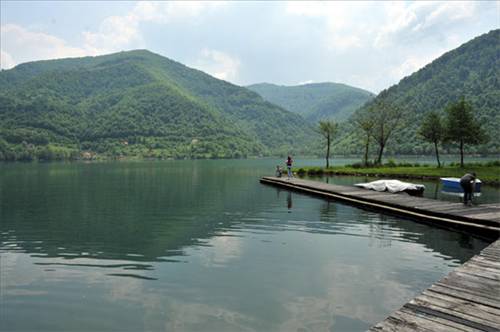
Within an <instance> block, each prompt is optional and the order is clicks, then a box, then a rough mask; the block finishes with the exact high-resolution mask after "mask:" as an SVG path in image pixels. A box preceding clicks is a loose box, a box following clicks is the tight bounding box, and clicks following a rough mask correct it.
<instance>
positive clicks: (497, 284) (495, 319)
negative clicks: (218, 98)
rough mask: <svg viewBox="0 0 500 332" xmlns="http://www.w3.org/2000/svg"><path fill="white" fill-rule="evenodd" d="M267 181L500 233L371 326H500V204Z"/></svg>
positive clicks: (422, 331)
mask: <svg viewBox="0 0 500 332" xmlns="http://www.w3.org/2000/svg"><path fill="white" fill-rule="evenodd" d="M261 182H262V183H267V184H271V185H276V186H280V187H285V188H289V189H293V190H299V191H302V192H307V193H311V194H316V195H321V196H323V197H326V198H333V199H337V200H341V201H344V202H348V203H350V204H356V205H358V206H361V207H367V208H374V209H379V210H385V211H388V212H391V213H398V214H401V215H405V216H408V217H412V218H416V219H419V220H422V219H425V220H426V221H427V222H432V223H433V224H435V225H438V226H444V227H449V226H451V227H459V228H466V229H469V230H472V231H477V232H479V233H481V234H484V233H485V232H486V233H487V234H488V235H489V236H490V237H494V238H495V239H497V240H496V241H495V242H493V243H492V244H490V245H489V246H488V247H486V248H485V249H483V250H482V251H481V252H480V253H479V254H478V255H476V256H474V257H472V258H471V259H470V260H469V261H467V262H466V263H465V264H463V265H462V266H460V267H458V268H456V269H455V270H453V271H452V272H451V273H450V274H448V275H447V276H446V277H444V278H443V279H441V280H439V281H438V282H436V283H435V284H434V285H432V286H431V287H429V288H428V289H426V290H424V291H423V292H422V293H421V294H420V295H418V296H417V297H415V298H414V299H412V300H411V301H409V302H408V303H406V304H405V305H404V306H403V307H401V308H400V309H399V310H397V311H395V312H393V313H392V314H390V315H389V316H388V317H387V318H386V319H385V320H383V321H382V322H380V323H378V324H376V325H374V326H373V327H371V328H370V330H369V331H371V332H375V331H377V332H381V331H383V332H385V331H387V332H388V331H392V332H394V331H403V332H410V331H411V332H413V331H416V332H435V331H436V332H448V331H462V332H463V331H470V332H473V331H474V332H475V331H487V332H492V331H497V332H500V239H498V236H499V234H500V204H485V205H481V206H476V207H466V206H463V204H461V203H449V202H444V201H437V200H432V199H427V198H421V197H412V196H408V195H406V194H404V195H397V194H396V195H395V194H389V193H380V192H374V191H369V190H365V189H360V188H357V187H348V186H337V185H331V184H327V183H322V182H317V181H308V180H300V179H296V178H293V179H287V178H275V177H264V178H262V179H261Z"/></svg>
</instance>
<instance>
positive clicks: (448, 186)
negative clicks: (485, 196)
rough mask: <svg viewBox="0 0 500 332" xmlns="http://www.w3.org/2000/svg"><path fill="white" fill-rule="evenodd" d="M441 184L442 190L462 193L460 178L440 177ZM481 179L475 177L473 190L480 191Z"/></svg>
mask: <svg viewBox="0 0 500 332" xmlns="http://www.w3.org/2000/svg"><path fill="white" fill-rule="evenodd" d="M440 180H441V184H442V185H443V191H446V192H460V193H463V191H464V190H463V189H462V186H461V185H460V178H440ZM481 183H482V182H481V180H479V179H476V183H475V185H474V192H480V191H481Z"/></svg>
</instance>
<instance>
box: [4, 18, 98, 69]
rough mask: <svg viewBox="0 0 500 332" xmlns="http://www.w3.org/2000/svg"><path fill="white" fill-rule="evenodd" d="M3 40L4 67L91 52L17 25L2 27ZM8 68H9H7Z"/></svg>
mask: <svg viewBox="0 0 500 332" xmlns="http://www.w3.org/2000/svg"><path fill="white" fill-rule="evenodd" d="M0 31H1V36H0V38H1V40H2V67H3V63H4V61H6V64H7V65H8V64H11V65H13V64H16V63H22V62H27V61H33V60H46V59H55V58H67V57H79V56H85V55H89V54H90V53H91V52H89V51H88V50H85V49H83V48H78V47H72V46H69V45H67V43H66V42H65V41H64V40H62V39H60V38H57V37H55V36H52V35H49V34H46V33H42V32H34V31H29V30H27V29H25V28H23V27H21V26H19V25H16V24H6V25H2V26H1V27H0ZM6 67H7V66H6Z"/></svg>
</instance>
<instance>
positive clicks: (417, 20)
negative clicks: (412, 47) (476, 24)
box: [374, 1, 476, 48]
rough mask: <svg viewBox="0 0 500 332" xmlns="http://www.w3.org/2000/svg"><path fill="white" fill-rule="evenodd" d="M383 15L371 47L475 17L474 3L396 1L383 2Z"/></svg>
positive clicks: (426, 34) (382, 45)
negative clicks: (384, 13)
mask: <svg viewBox="0 0 500 332" xmlns="http://www.w3.org/2000/svg"><path fill="white" fill-rule="evenodd" d="M385 12H386V18H385V20H384V21H383V22H382V23H383V24H382V25H381V27H380V29H379V31H378V33H377V35H376V37H375V39H374V46H375V47H377V48H383V47H387V46H390V45H392V44H394V43H398V42H400V41H401V40H402V39H406V40H411V39H412V38H411V37H412V36H415V35H417V36H428V35H429V33H427V32H436V31H430V30H432V29H438V27H439V26H440V25H449V24H459V21H463V20H466V19H469V18H471V17H474V15H475V12H476V4H475V3H474V2H424V1H421V2H420V1H419V2H412V3H406V2H396V3H386V4H385Z"/></svg>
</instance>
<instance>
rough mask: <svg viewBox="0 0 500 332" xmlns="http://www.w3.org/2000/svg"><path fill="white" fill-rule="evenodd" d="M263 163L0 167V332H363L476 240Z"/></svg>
mask: <svg viewBox="0 0 500 332" xmlns="http://www.w3.org/2000/svg"><path fill="white" fill-rule="evenodd" d="M276 163H277V161H275V160H241V161H166V162H114V163H113V162H109V163H91V164H85V163H74V164H3V165H0V240H1V245H0V254H1V256H0V268H1V269H0V330H2V331H11V330H12V331H20V330H45V331H57V330H64V331H89V330H93V331H96V330H98V331H109V330H115V331H127V330H128V331H140V330H150V331H175V330H178V331H254V330H256V331H295V330H311V331H322V330H327V331H329V330H332V331H363V330H365V329H366V328H368V327H369V326H370V325H371V324H374V323H376V322H377V321H379V320H381V319H383V318H384V317H385V316H387V315H388V314H389V313H390V312H391V311H393V310H395V309H397V308H398V307H400V306H401V305H402V304H403V303H405V302H406V301H408V300H409V299H410V298H412V297H413V296H415V295H416V294H417V293H418V292H419V291H421V290H423V289H424V288H426V287H428V286H429V285H430V284H432V283H433V282H435V281H436V280H437V279H439V278H440V277H442V276H443V275H445V274H447V273H448V272H449V271H450V270H451V269H452V268H453V267H455V266H457V265H459V264H460V263H462V262H464V261H465V260H467V259H468V258H470V257H471V256H472V255H474V254H475V253H477V252H478V251H479V250H481V249H482V248H483V247H485V246H486V245H487V243H486V242H484V241H482V240H479V239H476V238H473V237H470V236H467V235H464V234H461V233H454V232H450V231H446V230H441V229H437V228H431V227H429V226H426V225H423V224H418V223H415V222H412V221H407V220H404V219H401V218H397V217H391V216H385V215H383V214H379V213H375V212H370V211H365V210H361V209H357V208H354V207H351V206H347V205H343V204H339V203H336V202H333V201H331V202H329V201H326V200H323V199H319V198H315V197H311V196H306V195H302V194H298V193H290V192H288V191H285V190H279V189H277V188H274V187H269V186H265V185H261V184H259V182H258V178H259V176H261V175H264V174H269V173H272V170H273V165H276Z"/></svg>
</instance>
